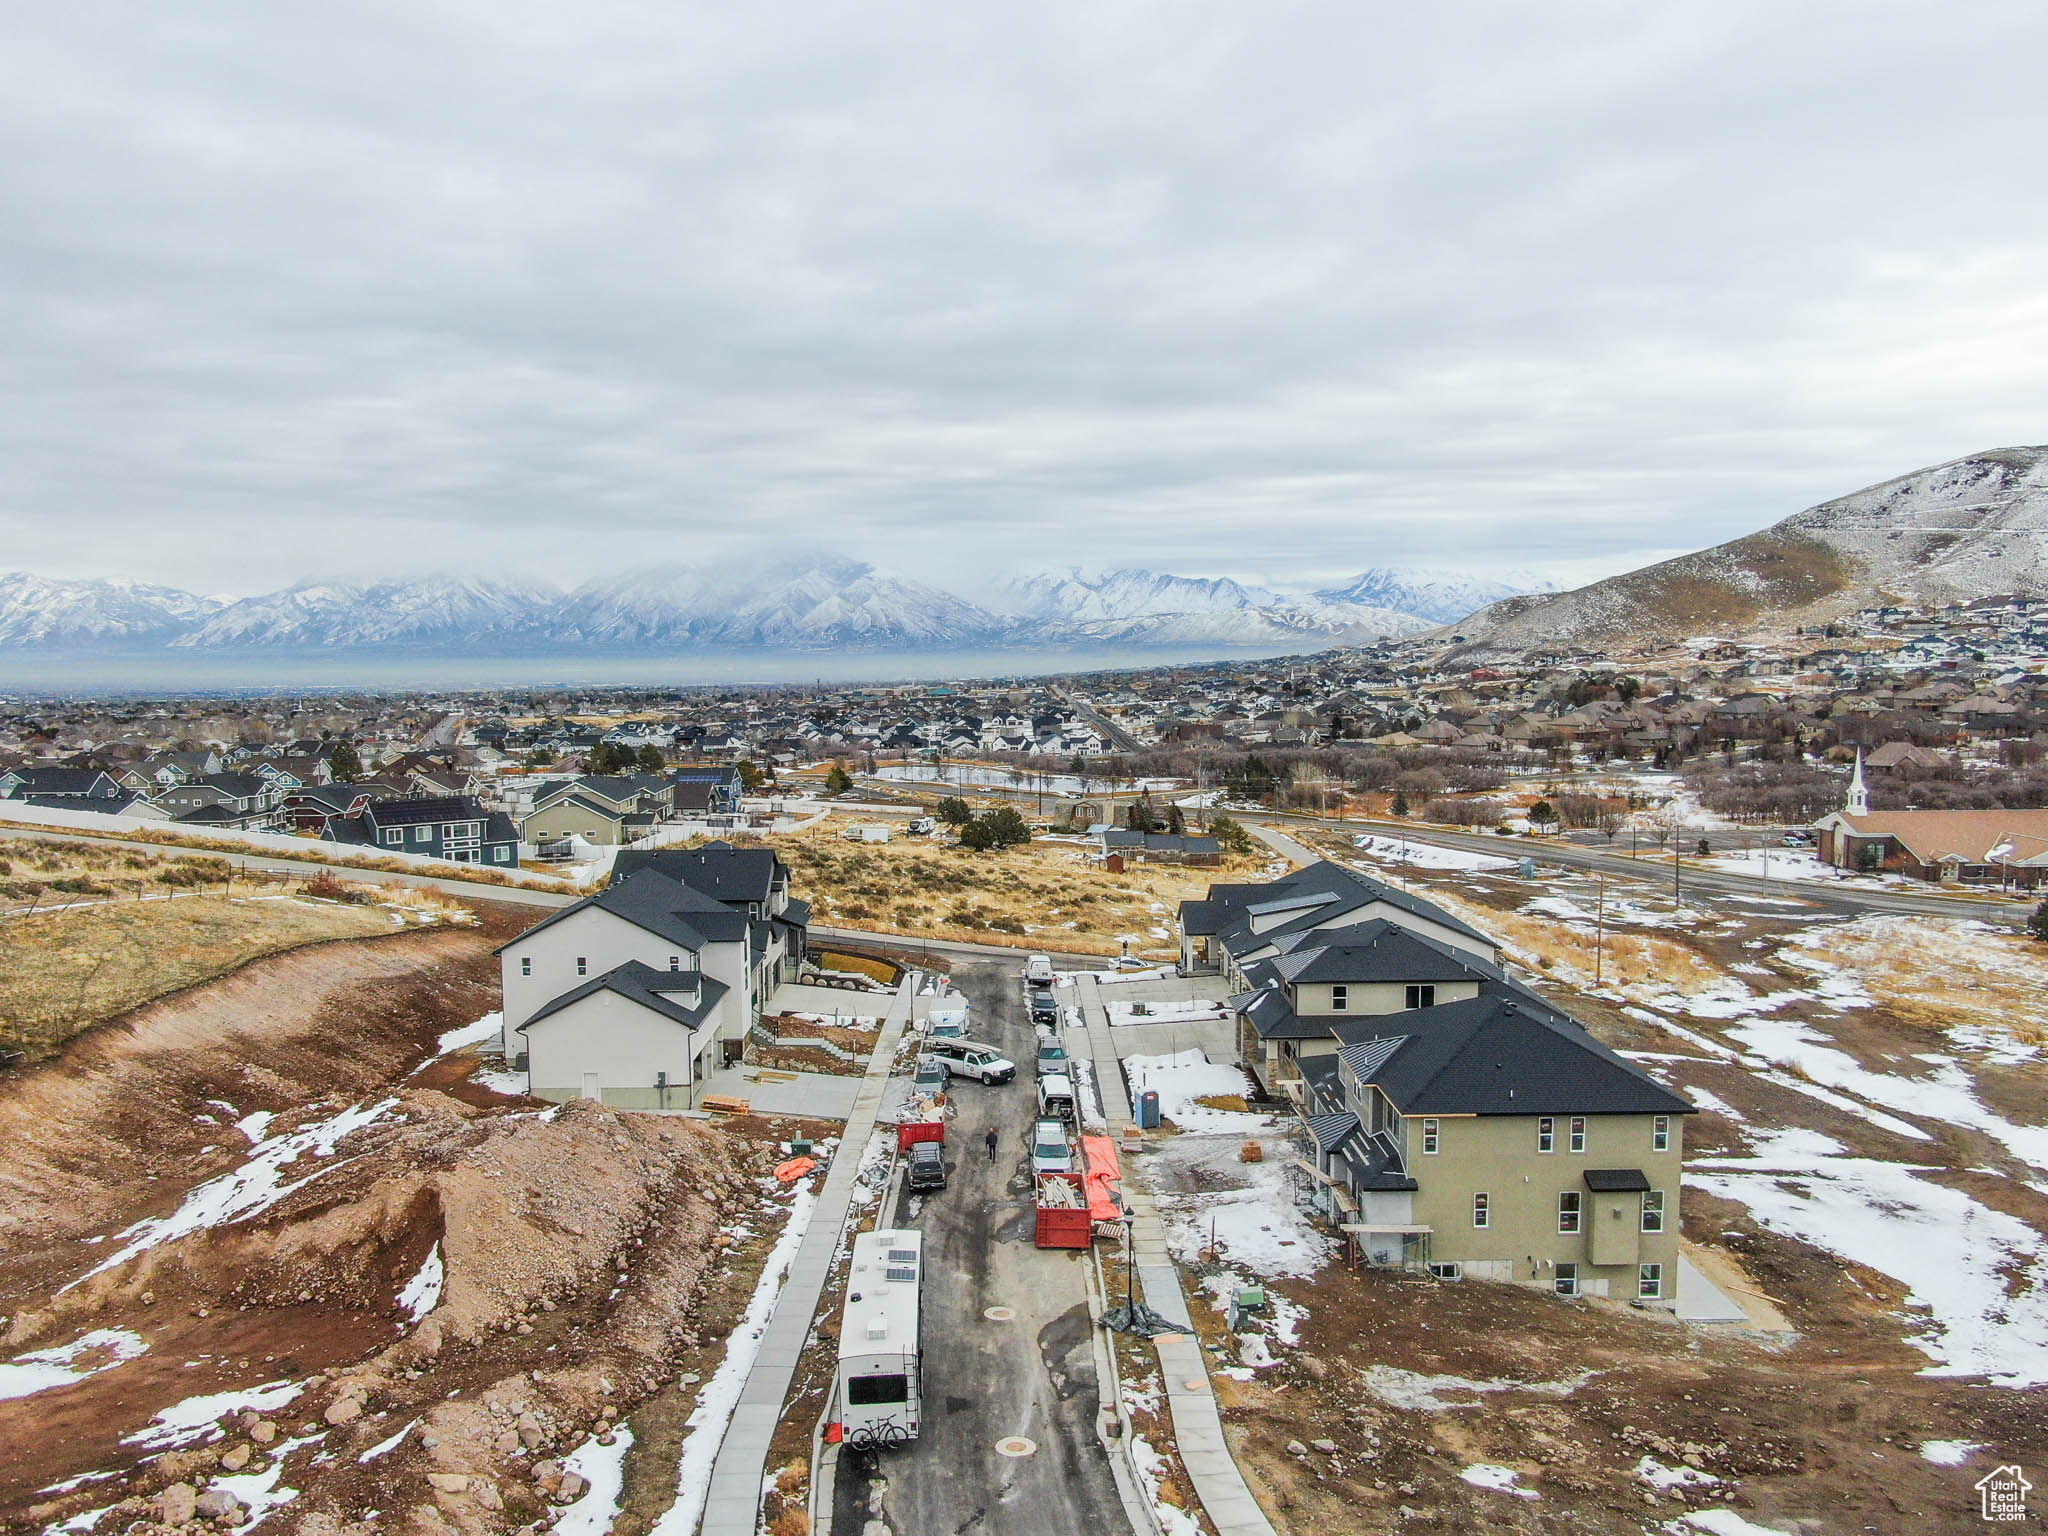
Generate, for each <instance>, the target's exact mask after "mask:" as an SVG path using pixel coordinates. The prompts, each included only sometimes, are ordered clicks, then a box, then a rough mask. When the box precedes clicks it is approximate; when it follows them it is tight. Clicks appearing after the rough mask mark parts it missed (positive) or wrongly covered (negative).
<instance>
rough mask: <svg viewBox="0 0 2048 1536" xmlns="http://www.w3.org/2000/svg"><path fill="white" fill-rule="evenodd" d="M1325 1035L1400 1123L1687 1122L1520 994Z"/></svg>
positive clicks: (1596, 1046) (1683, 1110) (1564, 1019)
mask: <svg viewBox="0 0 2048 1536" xmlns="http://www.w3.org/2000/svg"><path fill="white" fill-rule="evenodd" d="M1334 1033H1335V1034H1336V1036H1337V1039H1338V1040H1339V1041H1340V1042H1342V1043H1340V1045H1339V1046H1338V1049H1337V1059H1338V1061H1339V1062H1340V1063H1341V1064H1342V1067H1343V1070H1344V1071H1345V1073H1346V1074H1348V1075H1350V1076H1353V1077H1356V1078H1358V1079H1359V1080H1360V1081H1363V1082H1369V1083H1373V1084H1376V1085H1377V1086H1378V1087H1379V1088H1380V1090H1381V1091H1382V1092H1384V1093H1385V1094H1386V1095H1387V1097H1388V1098H1389V1099H1391V1100H1392V1101H1393V1103H1394V1106H1395V1107H1396V1108H1397V1109H1399V1110H1400V1111H1401V1112H1402V1113H1403V1114H1406V1115H1418V1114H1419V1115H1427V1114H1443V1115H1554V1114H1575V1115H1644V1114H1691V1113H1692V1112H1693V1109H1692V1106H1691V1105H1690V1104H1688V1103H1687V1102H1686V1101H1685V1100H1684V1099H1682V1098H1680V1097H1679V1096H1678V1095H1677V1094H1675V1093H1672V1092H1671V1091H1670V1090H1669V1089H1667V1088H1664V1087H1663V1086H1661V1085H1660V1084H1658V1083H1657V1082H1656V1081H1654V1080H1653V1079H1652V1078H1650V1077H1649V1076H1648V1075H1647V1074H1646V1073H1644V1072H1642V1071H1639V1070H1638V1069H1637V1068H1635V1067H1634V1066H1631V1065H1630V1064H1629V1063H1628V1062H1626V1061H1623V1060H1622V1059H1621V1058H1620V1057H1619V1056H1617V1055H1615V1054H1614V1052H1612V1051H1610V1050H1609V1049H1608V1048H1607V1047H1606V1046H1604V1045H1602V1044H1600V1043H1599V1042H1598V1041H1597V1040H1595V1039H1594V1038H1593V1037H1592V1036H1591V1035H1589V1034H1587V1033H1586V1031H1585V1029H1584V1027H1583V1026H1582V1025H1580V1024H1579V1022H1578V1021H1577V1020H1576V1019H1573V1018H1572V1017H1571V1016H1570V1015H1568V1014H1564V1013H1559V1012H1558V1011H1557V1010H1555V1009H1553V1008H1550V1007H1548V1006H1547V1005H1545V1004H1543V1003H1540V1002H1539V1001H1537V1000H1536V999H1535V998H1534V997H1532V996H1529V995H1527V994H1523V995H1519V996H1518V995H1513V994H1503V993H1501V992H1498V991H1495V992H1491V993H1489V994H1486V995H1482V996H1480V997H1476V998H1473V999H1471V1000H1470V1001H1468V1002H1459V1003H1444V1004H1442V1005H1441V1006H1439V1007H1436V1008H1417V1009H1410V1010H1409V1011H1407V1012H1405V1013H1390V1014H1383V1015H1380V1016H1378V1017H1376V1018H1366V1019H1358V1020H1355V1021H1352V1022H1350V1023H1346V1024H1340V1025H1338V1026H1337V1028H1336V1030H1335V1031H1334ZM1393 1037H1398V1043H1396V1044H1394V1045H1393V1046H1392V1047H1391V1048H1389V1047H1388V1045H1387V1042H1388V1040H1389V1039H1390V1038H1393Z"/></svg>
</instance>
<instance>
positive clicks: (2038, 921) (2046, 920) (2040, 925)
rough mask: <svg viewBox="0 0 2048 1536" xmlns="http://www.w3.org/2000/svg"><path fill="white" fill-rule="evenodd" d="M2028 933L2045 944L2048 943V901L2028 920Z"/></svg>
mask: <svg viewBox="0 0 2048 1536" xmlns="http://www.w3.org/2000/svg"><path fill="white" fill-rule="evenodd" d="M2027 932H2029V933H2031V934H2032V935H2033V936H2034V937H2035V938H2037V939H2039V940H2041V941H2042V942H2043V943H2048V900H2044V901H2043V902H2042V903H2041V905H2039V906H2038V907H2036V908H2034V913H2033V916H2031V917H2029V918H2028V919H2027Z"/></svg>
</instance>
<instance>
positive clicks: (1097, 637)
mask: <svg viewBox="0 0 2048 1536" xmlns="http://www.w3.org/2000/svg"><path fill="white" fill-rule="evenodd" d="M1433 627H1434V626H1432V625H1431V624H1430V622H1429V620H1427V619H1418V618H1417V617H1416V616H1415V615H1414V614H1412V613H1396V612H1394V611H1393V610H1392V609H1389V608H1373V607H1369V606H1367V605H1366V604H1364V603H1317V602H1308V601H1288V600H1286V599H1279V598H1276V599H1275V600H1274V601H1273V602H1272V603H1270V604H1267V605H1266V606H1264V607H1256V608H1253V607H1246V608H1215V609H1210V610H1208V611H1206V612H1204V611H1200V610H1197V611H1195V612H1191V613H1149V614H1139V615H1136V616H1134V617H1131V618H1125V619H1096V620H1092V621H1089V622H1086V623H1080V624H1074V625H1071V626H1068V628H1069V631H1070V632H1071V633H1072V634H1073V635H1074V636H1076V637H1077V638H1084V639H1087V640H1091V641H1096V642H1098V643H1101V644H1114V645H1217V646H1249V645H1257V646H1271V645H1297V644H1298V645H1302V646H1307V647H1311V648H1315V647H1321V646H1326V645H1369V644H1371V643H1372V642H1373V641H1375V640H1386V639H1391V638H1397V637H1399V636H1401V635H1414V634H1420V633H1421V632H1422V631H1424V630H1426V629H1430V628H1433Z"/></svg>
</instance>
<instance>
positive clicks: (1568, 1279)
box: [1551, 1264, 1579, 1296]
mask: <svg viewBox="0 0 2048 1536" xmlns="http://www.w3.org/2000/svg"><path fill="white" fill-rule="evenodd" d="M1551 1288H1552V1289H1553V1290H1555V1291H1556V1292H1557V1294H1558V1295H1560V1296H1576V1295H1578V1294H1579V1266H1578V1265H1576V1264H1560V1265H1558V1266H1557V1279H1556V1280H1554V1281H1552V1282H1551Z"/></svg>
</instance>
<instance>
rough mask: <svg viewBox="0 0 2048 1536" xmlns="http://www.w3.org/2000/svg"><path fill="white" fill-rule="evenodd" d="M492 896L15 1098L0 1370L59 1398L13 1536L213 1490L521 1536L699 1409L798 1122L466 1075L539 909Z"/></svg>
mask: <svg viewBox="0 0 2048 1536" xmlns="http://www.w3.org/2000/svg"><path fill="white" fill-rule="evenodd" d="M477 910H478V913H479V915H480V917H481V923H480V926H478V927H475V928H466V929H443V930H439V931H426V932H409V933H405V934H394V935H393V936H391V937H389V938H383V939H378V940H373V941H370V942H367V943H357V944H331V945H323V946H318V947H315V948H309V949H300V950H296V951H294V952H292V953H289V954H284V955H278V956H272V957H270V958H267V959H262V960H258V961H255V962H254V963H252V964H250V965H248V966H245V967H243V968H242V969H241V970H239V971H237V972H235V973H234V974H233V975H231V976H229V977H227V978H225V979H224V980H221V981H218V982H215V983H212V984H209V985H206V986H202V987H198V988H194V989H191V990H189V991H186V992H183V993H181V994H178V995H177V996H175V997H171V998H167V999H164V1000H161V1001H159V1002H157V1003H155V1004H152V1005H150V1006H149V1007H146V1008H143V1009H141V1010H138V1011H136V1012H135V1013H133V1014H130V1015H128V1016H126V1017H125V1018H123V1019H121V1020H120V1021H118V1022H115V1023H112V1024H108V1025H103V1026H100V1027H98V1028H96V1029H93V1030H90V1031H88V1032H86V1033H84V1034H82V1035H80V1036H78V1037H77V1038H75V1039H74V1040H72V1041H71V1042H70V1043H69V1045H68V1046H67V1047H66V1048H65V1049H64V1050H63V1051H62V1053H61V1054H59V1055H58V1056H56V1057H55V1058H53V1059H52V1060H51V1061H49V1062H47V1063H45V1064H43V1065H41V1066H39V1067H37V1068H34V1069H31V1070H28V1071H25V1072H18V1073H16V1074H14V1075H13V1076H12V1077H10V1078H9V1079H8V1080H7V1081H6V1083H5V1085H4V1087H0V1170H4V1171H5V1172H4V1182H0V1366H4V1367H7V1368H9V1369H12V1370H13V1371H15V1372H17V1373H19V1372H23V1371H27V1370H42V1371H46V1372H47V1371H54V1372H55V1373H56V1376H57V1378H58V1379H56V1380H54V1381H47V1382H36V1381H31V1382H30V1383H28V1385H30V1386H32V1387H40V1389H39V1390H31V1391H26V1392H23V1391H21V1390H20V1388H21V1383H20V1381H19V1378H18V1376H17V1377H16V1378H14V1379H13V1385H10V1386H9V1388H8V1390H9V1392H10V1393H11V1394H13V1395H11V1396H8V1397H5V1398H0V1443H4V1444H5V1445H6V1446H7V1447H8V1454H7V1456H5V1457H0V1525H4V1526H5V1528H7V1529H22V1530H27V1529H36V1528H39V1527H41V1526H42V1525H43V1524H45V1523H46V1522H49V1521H51V1520H57V1519H66V1520H68V1519H73V1518H74V1517H81V1516H83V1517H87V1518H84V1519H83V1520H82V1522H81V1523H80V1524H77V1525H74V1526H73V1527H72V1528H73V1529H81V1530H83V1529H91V1528H94V1527H95V1525H97V1526H98V1527H99V1528H102V1529H107V1530H113V1529H123V1528H126V1527H127V1526H129V1525H130V1524H132V1523H133V1522H134V1521H135V1520H136V1519H138V1518H148V1519H152V1520H159V1521H160V1522H161V1523H166V1524H177V1523H184V1522H186V1521H189V1520H190V1519H191V1518H192V1515H193V1505H192V1503H191V1502H190V1497H191V1495H193V1493H194V1491H195V1490H196V1494H197V1497H198V1498H199V1499H200V1500H201V1501H202V1503H201V1506H200V1509H199V1513H200V1514H201V1515H202V1516H203V1515H204V1514H205V1512H206V1510H207V1509H208V1508H213V1507H215V1506H217V1505H218V1504H221V1503H224V1502H226V1501H227V1500H229V1499H232V1500H233V1501H234V1502H235V1503H236V1504H237V1505H239V1506H240V1507H241V1508H243V1509H244V1510H251V1509H253V1510H255V1511H257V1512H259V1513H260V1512H261V1511H262V1510H264V1509H266V1508H269V1507H275V1506H277V1505H278V1504H282V1503H286V1502H288V1503H289V1508H290V1515H289V1519H288V1523H289V1525H290V1526H291V1528H293V1529H296V1530H301V1531H314V1532H339V1531H350V1532H358V1533H361V1532H367V1531H369V1530H371V1529H374V1528H382V1527H383V1526H385V1525H386V1524H387V1523H388V1524H391V1525H393V1526H394V1527H395V1526H396V1525H397V1524H398V1523H399V1522H401V1521H402V1523H403V1524H404V1526H405V1528H407V1529H422V1530H445V1529H454V1530H462V1531H470V1532H483V1531H496V1530H509V1529H512V1528H515V1527H518V1526H521V1525H525V1524H528V1523H530V1522H532V1521H534V1520H536V1519H537V1518H540V1517H542V1516H543V1515H545V1514H546V1512H547V1511H548V1510H549V1509H550V1508H551V1507H553V1506H554V1505H555V1504H557V1503H559V1502H562V1501H564V1500H566V1499H568V1498H569V1497H571V1496H573V1495H574V1494H575V1493H576V1492H577V1489H578V1481H579V1479H580V1477H581V1474H579V1473H577V1472H575V1470H574V1469H573V1468H571V1467H567V1466H565V1465H564V1464H563V1462H562V1459H561V1458H562V1453H564V1452H566V1451H568V1450H570V1449H571V1448H578V1447H580V1451H579V1454H581V1455H586V1456H589V1455H593V1454H595V1455H596V1456H597V1459H600V1460H601V1459H602V1452H601V1451H597V1450H595V1448H597V1447H599V1446H600V1445H601V1444H604V1443H609V1444H611V1445H613V1446H621V1448H622V1445H621V1437H620V1436H619V1434H618V1432H617V1431H616V1430H615V1429H614V1428H613V1426H614V1425H616V1424H618V1423H619V1422H621V1421H623V1420H625V1419H627V1418H628V1417H629V1416H630V1415H631V1414H632V1413H633V1412H634V1410H635V1409H636V1408H638V1407H639V1406H640V1405H642V1404H643V1403H645V1404H649V1405H650V1412H652V1413H654V1415H655V1418H656V1419H659V1417H660V1412H659V1411H658V1410H659V1409H660V1407H661V1405H662V1404H663V1403H664V1402H666V1403H667V1404H668V1405H669V1411H671V1412H680V1413H685V1414H686V1413H687V1411H688V1407H689V1400H690V1398H691V1395H692V1391H691V1389H692V1387H693V1385H694V1384H692V1383H690V1382H689V1381H688V1375H687V1373H688V1371H690V1370H691V1369H693V1368H696V1369H698V1374H699V1376H700V1377H703V1376H707V1375H708V1374H709V1372H708V1370H704V1369H701V1368H697V1367H693V1366H692V1365H691V1364H690V1362H693V1361H696V1362H704V1363H708V1362H709V1361H710V1360H711V1357H712V1355H713V1354H714V1353H716V1352H717V1351H718V1350H719V1349H720V1348H721V1347H722V1344H723V1340H724V1336H725V1334H726V1332H727V1331H728V1330H729V1329H730V1328H731V1326H732V1325H733V1322H734V1321H735V1320H736V1318H737V1315H738V1313H739V1311H740V1310H741V1309H742V1308H743V1307H744V1304H745V1301H746V1298H747V1297H748V1296H749V1295H750V1294H751V1291H752V1288H753V1284H754V1280H755V1276H756V1271H757V1270H758V1268H759V1265H760V1262H761V1255H762V1253H763V1252H764V1251H765V1245H766V1244H767V1243H768V1242H772V1240H773V1236H774V1234H775V1232H776V1231H777V1230H778V1228H779V1226H780V1223H781V1220H782V1216H783V1213H784V1212H785V1211H786V1209H787V1193H788V1192H787V1190H786V1189H785V1188H784V1187H783V1186H781V1185H779V1184H777V1182H776V1181H775V1180H774V1179H773V1178H772V1177H769V1176H768V1171H769V1169H770V1168H771V1167H772V1165H773V1163H774V1162H775V1161H776V1159H777V1151H778V1148H779V1146H780V1142H781V1138H782V1136H784V1135H786V1134H787V1131H786V1129H785V1128H782V1127H778V1126H775V1125H771V1124H769V1123H767V1122H763V1121H740V1122H730V1123H726V1124H721V1125H717V1126H711V1125H707V1124H704V1123H700V1122H693V1121H683V1120H675V1119H662V1118H657V1117H652V1116H636V1115H624V1114H620V1113H618V1112H616V1111H613V1110H610V1109H607V1108H604V1107H603V1106H600V1105H595V1104H588V1103H578V1104H573V1105H566V1106H562V1107H560V1108H554V1107H544V1106H540V1105H536V1104H533V1103H530V1102H528V1101H525V1100H521V1099H517V1098H509V1097H507V1096H505V1095H502V1094H498V1093H494V1092H491V1091H490V1090H488V1089H485V1088H482V1087H480V1086H478V1085H476V1084H473V1083H470V1082H469V1081H467V1079H468V1076H469V1073H470V1072H471V1071H472V1070H474V1068H475V1066H476V1065H477V1062H476V1058H475V1057H474V1056H472V1055H470V1054H468V1053H467V1052H465V1051H460V1050H457V1051H455V1052H452V1053H450V1054H446V1055H443V1054H441V1049H440V1042H441V1038H442V1036H444V1035H446V1034H448V1033H449V1032H451V1031H455V1030H459V1029H461V1028H462V1027H463V1026H468V1025H471V1024H472V1023H474V1022H476V1021H479V1020H480V1019H481V1018H482V1017H483V1016H484V1015H486V1014H487V1013H488V1012H489V1011H490V1010H491V1009H492V1008H493V1007H495V1005H496V1001H497V964H496V961H495V960H494V959H493V957H492V956H491V954H490V950H491V947H492V946H493V945H494V944H496V943H498V942H502V941H503V940H504V939H505V938H507V937H510V936H511V935H512V934H513V933H515V932H517V931H519V930H520V929H522V928H524V927H525V926H527V925H529V924H530V923H531V922H533V921H534V920H535V917H536V916H537V915H538V914H535V913H533V912H530V911H526V910H515V909H509V908H499V907H492V906H489V905H483V904H479V906H478V909H477ZM53 1351H54V1352H55V1353H54V1354H53V1353H51V1352H53ZM53 1362H54V1363H53ZM66 1378H68V1379H66ZM9 1379H10V1378H8V1377H6V1376H5V1375H0V1384H6V1383H8V1381H9ZM593 1437H594V1438H593ZM642 1459H643V1460H645V1458H644V1457H643V1458H642ZM646 1464H647V1466H648V1467H649V1468H650V1469H652V1471H653V1472H654V1474H655V1476H654V1481H653V1482H652V1483H645V1480H644V1479H643V1485H644V1486H651V1487H655V1488H659V1486H660V1477H659V1472H660V1468H659V1467H658V1466H657V1465H656V1464H655V1463H654V1462H652V1461H648V1462H647V1463H646ZM668 1477H669V1481H668V1485H667V1492H668V1495H669V1496H670V1497H673V1493H674V1480H673V1462H672V1461H671V1462H670V1463H669V1468H668ZM94 1512H101V1513H98V1514H95V1513H94ZM378 1512H381V1517H380V1515H379V1513H378ZM372 1519H377V1521H378V1524H377V1526H375V1527H373V1526H372V1525H370V1524H369V1523H367V1522H369V1521H371V1520H372ZM272 1528H278V1527H277V1526H276V1525H273V1527H272Z"/></svg>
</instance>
